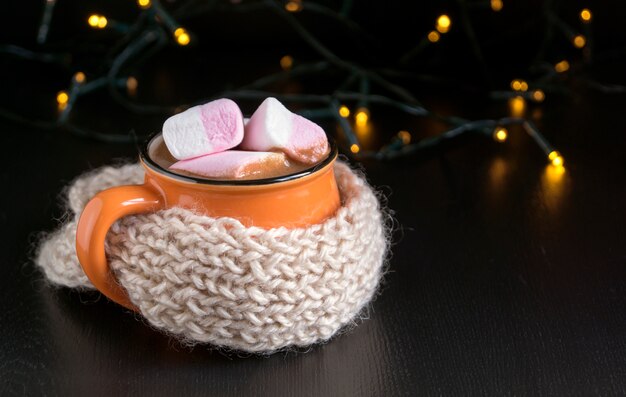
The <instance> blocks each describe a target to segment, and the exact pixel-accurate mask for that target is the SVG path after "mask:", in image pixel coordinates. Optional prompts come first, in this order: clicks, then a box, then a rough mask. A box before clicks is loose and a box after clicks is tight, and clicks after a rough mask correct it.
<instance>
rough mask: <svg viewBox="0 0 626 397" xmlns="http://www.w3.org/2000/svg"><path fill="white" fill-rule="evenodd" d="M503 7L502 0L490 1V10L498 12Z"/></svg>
mask: <svg viewBox="0 0 626 397" xmlns="http://www.w3.org/2000/svg"><path fill="white" fill-rule="evenodd" d="M502 7H504V4H503V3H502V0H491V9H492V10H494V11H495V12H498V11H500V10H501V9H502Z"/></svg>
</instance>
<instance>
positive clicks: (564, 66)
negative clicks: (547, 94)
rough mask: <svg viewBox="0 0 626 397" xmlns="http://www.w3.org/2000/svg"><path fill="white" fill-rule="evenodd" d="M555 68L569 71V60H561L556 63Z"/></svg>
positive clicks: (560, 70)
mask: <svg viewBox="0 0 626 397" xmlns="http://www.w3.org/2000/svg"><path fill="white" fill-rule="evenodd" d="M554 70H556V71H557V72H558V73H563V72H567V71H568V70H569V62H567V61H566V60H565V59H564V60H562V61H561V62H559V63H557V64H556V65H554Z"/></svg>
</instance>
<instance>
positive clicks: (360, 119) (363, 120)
mask: <svg viewBox="0 0 626 397" xmlns="http://www.w3.org/2000/svg"><path fill="white" fill-rule="evenodd" d="M369 118H370V112H369V110H367V108H358V109H357V111H356V115H355V116H354V120H355V121H356V125H357V126H360V127H364V126H365V125H367V121H368V120H369Z"/></svg>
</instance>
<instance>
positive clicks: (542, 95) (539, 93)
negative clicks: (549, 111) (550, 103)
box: [533, 90, 546, 102]
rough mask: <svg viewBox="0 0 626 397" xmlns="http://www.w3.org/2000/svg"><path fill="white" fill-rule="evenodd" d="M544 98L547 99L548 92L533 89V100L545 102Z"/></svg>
mask: <svg viewBox="0 0 626 397" xmlns="http://www.w3.org/2000/svg"><path fill="white" fill-rule="evenodd" d="M544 99H546V94H545V93H544V92H543V90H535V91H533V100H534V101H535V102H543V100H544Z"/></svg>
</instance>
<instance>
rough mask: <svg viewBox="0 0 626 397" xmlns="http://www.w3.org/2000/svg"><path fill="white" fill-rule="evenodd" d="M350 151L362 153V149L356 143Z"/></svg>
mask: <svg viewBox="0 0 626 397" xmlns="http://www.w3.org/2000/svg"><path fill="white" fill-rule="evenodd" d="M350 151H351V152H352V153H358V152H360V151H361V148H360V147H359V145H357V144H356V143H353V144H352V146H350Z"/></svg>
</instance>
